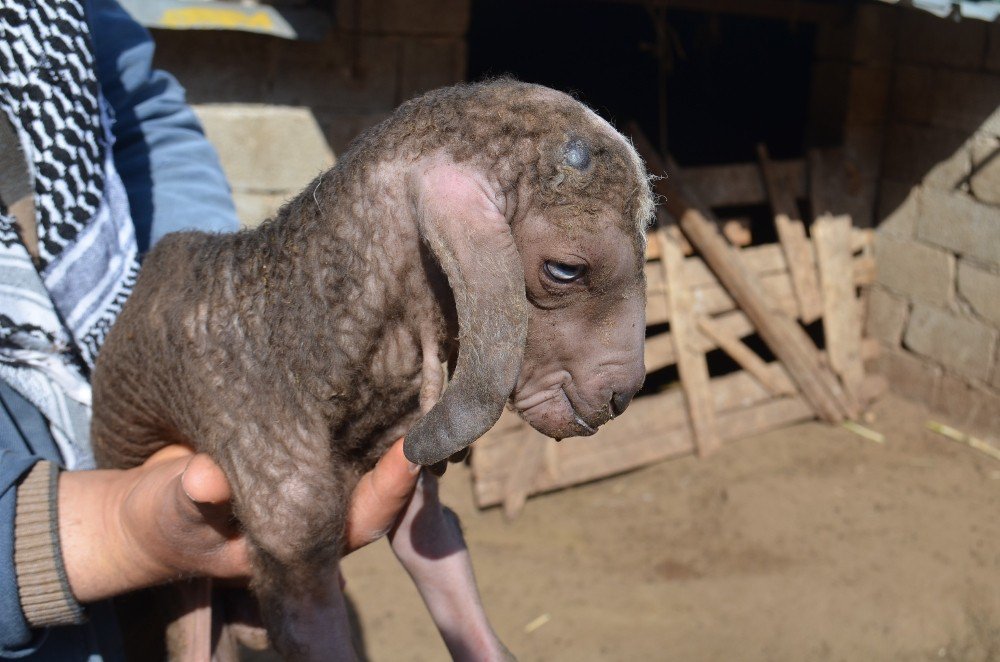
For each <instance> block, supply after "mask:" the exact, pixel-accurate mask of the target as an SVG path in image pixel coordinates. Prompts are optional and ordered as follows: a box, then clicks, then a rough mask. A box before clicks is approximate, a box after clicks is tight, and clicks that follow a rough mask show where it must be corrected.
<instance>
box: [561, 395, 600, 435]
mask: <svg viewBox="0 0 1000 662" xmlns="http://www.w3.org/2000/svg"><path fill="white" fill-rule="evenodd" d="M562 393H563V397H565V398H566V402H567V404H569V409H570V411H572V412H573V422H574V423H576V424H577V425H578V426H579V427H580V428H582V429H583V434H582V435H581V436H583V437H589V436H590V435H592V434H594V433H596V432H597V428H595V427H593V426H592V425H590V424H589V423H587V421H585V420H583V416H580V412H578V411H577V410H576V405H574V404H573V399H572V398H571V397H569V394H568V393H566V389H562Z"/></svg>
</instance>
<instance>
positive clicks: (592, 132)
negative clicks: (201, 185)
mask: <svg viewBox="0 0 1000 662" xmlns="http://www.w3.org/2000/svg"><path fill="white" fill-rule="evenodd" d="M652 208H653V205H652V196H651V193H650V188H649V184H648V179H647V175H646V172H645V169H644V167H643V165H642V162H641V160H640V159H639V157H638V155H637V154H636V152H635V150H634V149H633V148H632V146H631V144H630V143H629V142H628V141H627V140H625V139H624V138H623V137H622V136H621V135H620V134H619V133H617V132H616V131H615V130H614V129H613V128H612V127H611V126H610V125H609V124H608V123H607V122H605V121H604V120H602V119H600V118H599V117H598V116H597V115H596V114H594V113H593V112H592V111H590V110H589V109H588V108H586V107H585V106H583V105H582V104H580V103H579V102H577V101H575V100H574V99H572V98H571V97H569V96H566V95H565V94H562V93H559V92H556V91H553V90H550V89H547V88H544V87H540V86H537V85H529V84H524V83H520V82H516V81H512V80H497V81H492V82H487V83H482V84H476V85H459V86H456V87H450V88H445V89H440V90H436V91H433V92H430V93H428V94H425V95H423V96H421V97H419V98H416V99H413V100H411V101H409V102H407V103H405V104H403V105H402V106H401V107H400V108H399V109H398V110H397V111H396V112H395V113H394V114H393V115H392V117H390V118H389V119H387V120H386V121H384V122H383V123H382V124H380V125H378V126H376V127H374V128H372V129H371V130H369V131H367V132H366V133H364V134H363V135H361V136H360V137H359V138H357V139H356V140H355V141H354V143H353V144H352V145H351V147H350V148H349V149H348V150H347V151H346V152H345V153H344V155H343V157H342V158H341V159H340V161H339V162H338V163H337V165H336V166H335V167H333V168H332V169H330V170H329V171H327V172H325V173H323V174H322V175H320V176H319V177H318V178H317V179H316V180H315V181H313V182H312V183H311V184H310V185H309V186H308V187H306V189H305V190H304V191H303V192H302V193H301V194H300V195H299V196H298V197H297V198H295V199H293V200H292V201H290V202H288V203H287V204H286V205H285V206H284V207H283V208H282V209H281V210H280V211H279V212H278V213H277V215H276V217H275V218H273V219H271V220H268V221H266V222H265V223H264V224H263V225H261V226H260V227H258V228H256V229H254V230H248V231H244V232H240V233H238V234H234V235H210V234H204V233H198V232H185V233H178V234H175V235H171V236H168V237H166V238H165V239H163V240H162V241H161V242H160V243H159V245H158V246H157V247H156V248H155V250H153V251H152V252H151V253H150V254H149V256H148V257H147V258H146V261H145V263H144V265H143V268H142V273H141V275H140V278H139V282H138V284H137V285H136V287H135V291H134V293H133V294H132V297H131V299H130V300H129V301H128V303H127V305H126V306H125V309H124V310H123V311H122V314H121V316H120V318H119V320H118V322H117V323H116V325H115V326H114V328H113V330H112V331H111V334H110V335H109V337H108V339H107V342H106V344H105V345H104V347H103V349H102V351H101V354H100V359H99V361H98V365H97V369H96V372H95V375H94V418H93V440H94V444H95V451H96V453H97V456H98V458H99V462H100V464H101V465H103V466H105V467H132V466H136V465H138V464H140V463H142V462H143V461H144V460H145V459H146V458H148V457H149V456H150V455H151V454H152V453H154V452H155V451H156V450H157V449H159V448H161V447H163V446H164V445H166V444H170V443H183V444H188V445H190V446H192V447H194V448H195V449H197V450H199V451H204V452H206V453H208V454H210V455H211V456H212V458H214V460H215V461H216V462H217V463H218V464H219V465H220V466H221V467H222V469H223V470H224V471H225V473H226V475H227V477H228V478H229V480H230V482H231V484H232V490H233V507H234V511H235V514H236V515H237V517H238V518H239V521H240V522H241V524H242V527H243V528H244V530H245V532H246V536H247V539H248V542H249V545H250V548H251V552H252V562H253V567H254V578H253V582H252V588H253V590H254V592H255V593H256V595H257V597H258V600H259V602H260V604H261V609H262V616H263V618H264V622H265V624H266V626H267V629H268V632H269V635H270V637H271V641H272V642H273V644H274V645H275V647H276V648H277V649H278V651H279V652H281V653H282V654H283V655H284V656H286V657H298V658H307V659H330V658H332V657H334V656H336V655H337V654H338V653H337V651H343V650H344V649H343V647H344V646H345V643H344V642H342V641H341V642H337V641H332V640H331V637H332V635H331V633H335V632H336V629H335V628H331V627H330V625H329V623H328V622H326V621H325V620H324V619H325V618H326V615H325V614H326V612H325V610H326V609H327V608H328V606H329V605H330V604H333V603H334V602H336V601H337V600H340V599H342V597H341V596H340V588H339V585H338V581H337V576H338V575H337V572H338V561H339V557H340V550H341V548H342V543H341V541H342V536H343V533H344V526H345V516H346V510H347V503H348V498H349V496H350V494H351V492H352V490H353V488H354V486H355V484H356V481H357V480H358V478H359V476H360V475H361V474H362V473H363V472H365V471H367V470H368V469H370V468H371V467H372V466H373V465H374V463H375V462H376V460H377V459H378V458H379V457H380V455H381V454H382V453H383V452H384V451H385V450H386V449H387V448H388V447H389V446H390V445H391V444H392V442H393V441H394V440H396V439H398V438H399V437H401V436H403V435H404V434H405V435H406V445H405V450H406V455H407V457H409V458H410V459H411V460H412V461H414V462H417V463H419V464H422V465H434V464H435V463H438V462H441V461H443V460H445V459H447V458H448V457H449V456H452V455H453V454H455V453H457V452H459V451H461V450H463V449H465V448H466V447H467V446H468V445H469V444H471V443H472V442H474V441H475V440H476V439H477V438H478V437H480V436H481V435H482V434H483V433H484V432H486V431H487V430H488V429H489V428H490V427H491V426H492V425H493V424H494V423H495V422H496V420H497V419H498V418H499V416H500V414H501V412H502V410H503V408H504V406H505V404H506V403H508V402H510V403H511V405H512V406H513V407H514V408H515V409H516V410H517V411H518V412H519V413H520V415H521V416H523V417H524V418H525V419H526V420H527V421H528V422H529V423H530V424H531V425H532V426H534V427H535V428H536V429H538V430H539V431H540V432H542V433H544V434H546V435H549V436H551V437H555V438H557V439H559V438H564V437H571V436H574V435H589V434H593V433H594V432H595V431H596V429H597V428H598V426H600V425H601V424H603V423H604V422H605V421H607V420H609V419H610V418H613V417H614V416H616V415H618V414H620V413H621V412H622V411H623V410H624V409H625V407H626V406H627V405H628V403H629V401H630V399H631V398H632V396H633V394H634V393H635V392H636V391H637V390H638V389H639V387H640V386H641V384H642V382H643V379H644V375H645V373H644V368H643V355H642V352H643V336H644V326H645V323H644V309H645V280H644V276H643V252H644V246H645V227H646V224H647V222H648V220H649V218H650V216H651V213H652ZM442 364H446V365H447V367H448V368H449V369H450V371H451V375H450V378H449V379H448V380H447V382H448V383H447V390H444V393H443V395H442V390H443V388H444V383H445V381H446V380H445V373H444V370H443V368H442ZM417 519H418V520H419V519H420V518H417ZM402 560H404V563H406V562H407V561H406V560H405V559H402Z"/></svg>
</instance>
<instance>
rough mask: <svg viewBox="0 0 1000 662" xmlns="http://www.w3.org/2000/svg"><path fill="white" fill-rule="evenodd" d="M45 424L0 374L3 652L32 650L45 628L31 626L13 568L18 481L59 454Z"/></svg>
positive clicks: (0, 633)
mask: <svg viewBox="0 0 1000 662" xmlns="http://www.w3.org/2000/svg"><path fill="white" fill-rule="evenodd" d="M44 426H45V423H44V421H43V420H42V417H41V414H39V413H38V412H37V410H35V409H34V408H32V407H31V406H30V405H29V404H28V403H27V402H26V401H24V400H23V399H22V398H20V397H19V396H18V395H17V394H16V393H15V392H14V391H13V389H11V388H10V387H9V386H7V384H6V383H5V382H3V381H2V380H0V657H8V656H20V655H25V654H27V653H30V652H33V651H34V649H35V647H36V646H37V645H38V644H39V643H40V642H41V641H42V639H44V634H45V633H44V632H32V631H31V630H30V629H29V628H28V623H27V622H26V621H25V619H24V612H22V611H21V600H20V596H19V594H18V589H17V575H16V574H15V571H14V509H15V505H16V497H17V486H18V484H19V483H20V481H21V477H22V476H24V475H25V474H26V473H27V472H28V470H29V469H31V467H33V466H34V465H35V463H36V462H38V461H39V460H41V459H53V460H57V459H58V457H52V456H53V455H55V453H56V451H55V444H54V442H52V440H51V436H50V435H49V433H48V430H47V429H46V428H45V427H44ZM29 437H30V439H29ZM46 455H47V456H49V457H45V456H46Z"/></svg>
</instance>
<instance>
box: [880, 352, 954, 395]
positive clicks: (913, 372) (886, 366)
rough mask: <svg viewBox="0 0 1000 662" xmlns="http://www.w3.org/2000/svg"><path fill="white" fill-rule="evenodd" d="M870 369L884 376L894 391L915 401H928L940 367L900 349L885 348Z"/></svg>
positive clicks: (939, 374) (939, 372) (938, 376)
mask: <svg viewBox="0 0 1000 662" xmlns="http://www.w3.org/2000/svg"><path fill="white" fill-rule="evenodd" d="M870 368H871V369H872V371H874V372H876V373H878V374H881V375H883V376H885V378H886V379H888V380H889V387H890V388H891V389H892V391H893V392H894V393H898V394H899V395H902V396H903V397H905V398H909V399H911V400H916V401H917V402H924V403H927V402H930V401H931V398H932V397H933V396H934V393H935V390H936V389H937V382H938V379H940V378H941V368H940V367H938V366H936V365H934V364H933V363H931V362H930V361H926V360H924V359H922V358H920V357H919V356H916V355H915V354H912V353H910V352H907V351H904V350H901V349H887V350H885V351H884V352H883V353H882V355H881V356H879V357H878V358H877V359H876V360H875V361H873V362H872V364H871V366H870Z"/></svg>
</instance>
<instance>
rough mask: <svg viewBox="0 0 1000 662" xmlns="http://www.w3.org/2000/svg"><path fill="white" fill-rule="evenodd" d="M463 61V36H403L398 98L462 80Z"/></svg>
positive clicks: (401, 99) (415, 94)
mask: <svg viewBox="0 0 1000 662" xmlns="http://www.w3.org/2000/svg"><path fill="white" fill-rule="evenodd" d="M465 60H466V58H465V41H464V40H463V39H421V38H414V37H411V38H407V39H404V40H403V41H402V58H401V59H400V72H399V98H398V101H399V102H403V101H405V100H407V99H410V98H413V97H415V96H417V95H418V94H421V93H423V92H426V91H428V90H433V89H436V88H438V87H444V86H445V85H453V84H455V83H457V82H460V81H462V80H464V79H465Z"/></svg>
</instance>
